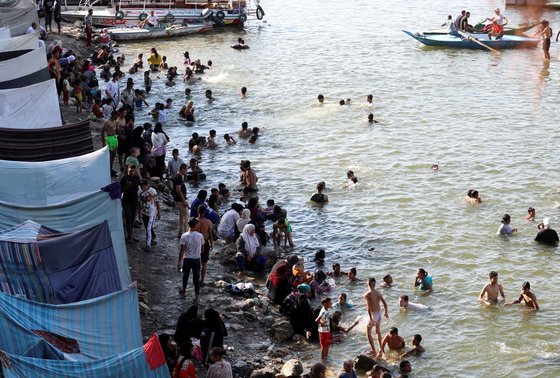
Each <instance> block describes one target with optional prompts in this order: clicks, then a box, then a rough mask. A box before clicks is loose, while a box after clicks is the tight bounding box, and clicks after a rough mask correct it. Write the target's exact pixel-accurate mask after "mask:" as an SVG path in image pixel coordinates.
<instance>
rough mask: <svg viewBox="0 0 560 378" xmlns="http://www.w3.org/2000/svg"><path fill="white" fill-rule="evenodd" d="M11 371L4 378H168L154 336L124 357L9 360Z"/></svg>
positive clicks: (122, 355)
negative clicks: (68, 359) (83, 359)
mask: <svg viewBox="0 0 560 378" xmlns="http://www.w3.org/2000/svg"><path fill="white" fill-rule="evenodd" d="M10 359H11V362H12V367H11V368H9V369H4V374H5V377H6V378H20V377H32V376H38V377H43V378H59V377H65V378H83V377H96V378H113V377H119V378H169V370H168V369H167V365H166V363H165V355H164V354H163V349H162V348H161V345H160V344H159V341H158V338H157V336H156V335H153V336H152V337H151V338H150V339H149V340H148V342H147V343H146V345H144V346H143V347H140V348H136V349H134V350H131V351H129V352H126V353H122V354H118V355H115V356H111V357H107V358H103V359H99V360H95V361H87V362H83V361H60V360H46V359H38V358H29V357H22V356H17V355H11V356H10Z"/></svg>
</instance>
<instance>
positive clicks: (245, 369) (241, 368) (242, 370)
mask: <svg viewBox="0 0 560 378" xmlns="http://www.w3.org/2000/svg"><path fill="white" fill-rule="evenodd" d="M253 370H254V369H253V367H252V366H251V365H250V364H248V363H247V362H245V361H237V362H236V363H234V364H232V366H231V371H232V373H233V376H234V377H250V376H251V373H252V372H253Z"/></svg>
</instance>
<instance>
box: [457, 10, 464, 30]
mask: <svg viewBox="0 0 560 378" xmlns="http://www.w3.org/2000/svg"><path fill="white" fill-rule="evenodd" d="M466 13H467V11H466V10H462V11H461V14H460V15H458V16H457V17H455V30H459V26H461V19H462V18H463V17H465V14H466Z"/></svg>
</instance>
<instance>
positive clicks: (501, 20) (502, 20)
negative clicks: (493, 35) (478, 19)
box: [482, 8, 509, 30]
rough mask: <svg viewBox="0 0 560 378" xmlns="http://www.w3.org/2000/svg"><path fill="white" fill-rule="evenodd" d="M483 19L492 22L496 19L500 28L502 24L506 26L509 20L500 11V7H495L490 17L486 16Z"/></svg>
mask: <svg viewBox="0 0 560 378" xmlns="http://www.w3.org/2000/svg"><path fill="white" fill-rule="evenodd" d="M485 21H490V22H491V23H493V22H494V21H497V22H498V24H499V25H500V26H502V28H503V27H504V26H506V25H507V24H508V22H509V20H508V19H507V17H506V16H504V15H503V14H501V13H500V8H496V9H495V10H494V15H493V16H492V17H488V18H487V19H486V20H485ZM490 25H491V24H490ZM490 25H487V26H486V28H488V27H489V26H490ZM486 28H484V29H486ZM484 29H482V30H484Z"/></svg>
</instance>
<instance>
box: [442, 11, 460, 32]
mask: <svg viewBox="0 0 560 378" xmlns="http://www.w3.org/2000/svg"><path fill="white" fill-rule="evenodd" d="M441 26H445V28H446V29H447V34H449V35H452V36H454V37H461V34H459V33H458V32H457V28H456V27H455V22H453V17H451V15H449V16H447V21H445V22H444V23H443V24H442V25H441Z"/></svg>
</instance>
